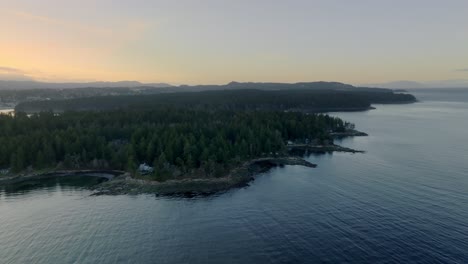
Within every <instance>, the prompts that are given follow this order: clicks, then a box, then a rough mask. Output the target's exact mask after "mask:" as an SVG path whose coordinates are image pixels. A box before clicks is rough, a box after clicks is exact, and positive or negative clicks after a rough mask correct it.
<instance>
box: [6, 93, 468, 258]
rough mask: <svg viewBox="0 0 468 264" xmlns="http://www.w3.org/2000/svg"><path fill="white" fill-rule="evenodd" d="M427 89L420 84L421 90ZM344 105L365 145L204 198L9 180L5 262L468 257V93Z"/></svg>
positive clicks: (353, 143) (358, 141)
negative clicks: (95, 192) (363, 108)
mask: <svg viewBox="0 0 468 264" xmlns="http://www.w3.org/2000/svg"><path fill="white" fill-rule="evenodd" d="M415 94H416V95H417V96H418V93H415ZM419 98H420V99H422V102H420V103H416V104H409V105H377V110H373V111H368V112H356V113H334V115H337V116H340V117H342V118H344V119H346V120H349V121H352V122H354V123H356V125H357V127H358V128H359V129H361V130H363V131H366V132H368V133H369V134H370V136H369V137H362V138H352V139H346V140H343V141H342V142H341V144H343V145H345V146H348V147H352V148H356V149H362V150H366V151H367V153H365V154H345V153H335V154H333V155H331V154H327V155H321V156H311V157H309V160H310V161H312V162H314V163H317V164H318V165H319V166H318V167H317V168H316V169H310V168H304V167H299V166H286V167H284V168H276V169H273V170H271V171H270V172H268V173H265V174H262V175H259V176H258V177H257V179H256V180H255V181H254V182H253V183H252V184H251V186H249V187H246V188H242V189H236V190H231V191H229V192H226V193H223V194H220V195H216V196H211V197H203V198H192V199H188V198H161V197H155V196H152V195H139V196H115V197H114V196H100V197H92V196H89V194H90V192H89V191H87V190H86V189H85V188H83V187H82V186H83V185H87V184H94V183H95V181H96V179H95V178H88V179H83V178H81V179H76V180H65V181H64V180H63V179H62V180H57V179H51V180H49V181H46V182H45V183H38V182H32V183H26V184H23V185H20V186H18V185H16V186H8V187H7V188H6V189H5V188H3V189H0V262H1V263H320V262H321V263H468V138H467V135H468V134H467V131H468V121H467V120H468V100H467V99H468V93H465V94H464V96H460V95H456V96H454V97H453V98H451V100H445V99H444V100H443V101H437V100H436V98H438V97H437V96H435V97H431V96H430V93H426V94H424V93H421V94H420V96H419Z"/></svg>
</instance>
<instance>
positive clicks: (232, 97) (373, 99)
mask: <svg viewBox="0 0 468 264" xmlns="http://www.w3.org/2000/svg"><path fill="white" fill-rule="evenodd" d="M362 89H364V88H362ZM376 91H377V92H375V91H373V92H370V91H368V90H365V89H364V90H356V91H341V90H320V89H312V90H307V89H302V90H268V91H266V90H253V89H250V90H249V89H247V90H235V89H234V90H221V91H202V92H177V93H163V94H151V95H127V96H97V97H96V96H95V97H86V98H75V99H70V100H47V101H33V102H24V103H20V104H19V105H17V107H16V110H17V111H23V112H29V113H32V112H40V111H54V112H63V111H90V110H91V111H95V110H98V111H103V110H104V111H107V110H117V109H142V110H150V109H153V108H154V107H159V106H162V105H165V106H172V107H183V108H191V109H201V110H213V109H216V110H266V111H304V112H325V111H332V110H365V109H368V108H369V107H370V105H371V103H404V102H414V101H415V98H414V96H412V95H410V94H396V93H393V92H391V91H390V92H388V91H387V90H383V91H382V90H380V89H376Z"/></svg>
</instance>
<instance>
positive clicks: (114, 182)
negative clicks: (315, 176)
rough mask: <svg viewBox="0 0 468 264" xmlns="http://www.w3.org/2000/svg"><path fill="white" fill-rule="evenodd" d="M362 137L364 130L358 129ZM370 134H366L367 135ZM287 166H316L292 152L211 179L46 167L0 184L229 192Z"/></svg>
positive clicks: (326, 148) (97, 191)
mask: <svg viewBox="0 0 468 264" xmlns="http://www.w3.org/2000/svg"><path fill="white" fill-rule="evenodd" d="M355 132H358V131H354V132H352V133H351V132H348V133H347V132H345V133H344V134H343V135H341V136H342V137H344V136H356V135H355V134H357V133H355ZM358 133H360V134H359V135H360V136H362V135H364V134H365V133H362V132H358ZM365 135H367V134H365ZM287 147H288V149H289V150H290V151H293V150H300V151H304V150H306V151H308V152H315V153H325V152H335V151H336V152H349V153H364V151H360V150H354V149H350V148H346V147H342V146H339V145H335V144H328V145H310V144H295V145H288V146H287ZM285 165H298V166H305V167H308V168H315V167H317V165H316V164H313V163H311V162H309V161H307V160H305V159H303V158H302V157H299V156H294V155H292V154H290V155H286V156H281V157H264V158H257V159H253V160H250V161H247V162H244V163H243V164H242V165H240V166H238V167H236V168H234V169H232V170H231V171H230V172H228V173H227V175H225V176H222V177H218V178H211V177H203V178H199V177H198V178H190V177H184V178H181V179H173V180H167V181H161V182H159V181H155V180H145V179H137V178H135V177H134V176H132V175H131V173H129V172H125V171H120V170H90V169H82V170H80V169H77V170H46V171H40V172H37V171H36V172H32V173H20V174H17V175H8V176H0V185H2V184H13V183H17V182H22V181H27V180H31V179H41V178H48V177H70V176H90V177H101V178H106V179H107V181H105V182H103V183H100V184H98V185H96V186H93V187H91V190H92V191H93V193H92V194H91V195H93V196H97V195H125V194H131V195H137V194H156V195H167V196H170V195H186V196H195V195H209V194H214V193H217V192H222V191H227V190H229V189H232V188H239V187H245V186H248V183H249V182H251V181H253V180H254V179H255V176H256V175H258V174H260V173H263V172H266V171H268V170H270V169H271V168H273V167H282V166H285Z"/></svg>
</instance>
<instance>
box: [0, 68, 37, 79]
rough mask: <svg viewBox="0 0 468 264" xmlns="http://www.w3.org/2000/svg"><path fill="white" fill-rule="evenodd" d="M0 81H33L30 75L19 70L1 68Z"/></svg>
mask: <svg viewBox="0 0 468 264" xmlns="http://www.w3.org/2000/svg"><path fill="white" fill-rule="evenodd" d="M0 80H9V81H32V80H33V78H31V77H30V76H28V73H27V72H25V71H23V70H21V69H17V68H12V67H5V66H0Z"/></svg>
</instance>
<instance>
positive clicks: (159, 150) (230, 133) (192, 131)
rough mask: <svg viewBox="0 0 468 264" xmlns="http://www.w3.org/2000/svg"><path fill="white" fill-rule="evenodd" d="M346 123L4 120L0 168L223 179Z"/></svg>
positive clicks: (165, 110) (178, 112)
mask: <svg viewBox="0 0 468 264" xmlns="http://www.w3.org/2000/svg"><path fill="white" fill-rule="evenodd" d="M347 126H349V124H347V123H345V122H344V121H342V120H341V119H338V118H334V117H330V116H328V115H322V114H304V113H298V112H279V111H277V112H267V111H240V112H239V111H224V110H223V111H204V110H194V109H187V108H174V107H159V108H154V109H152V110H147V111H142V110H125V111H123V110H122V111H101V112H64V113H62V114H59V115H57V114H53V113H51V112H42V113H39V114H33V115H30V116H28V115H26V114H24V113H21V112H18V113H17V114H16V115H15V116H13V115H0V128H1V129H0V146H1V148H0V169H5V168H10V169H11V171H13V172H20V171H24V170H26V169H28V168H29V169H33V170H39V169H44V168H61V169H78V168H80V169H82V168H94V169H97V168H100V169H122V170H128V171H135V170H136V168H137V166H138V165H139V164H141V163H144V162H145V163H148V164H150V165H151V166H154V168H155V172H154V173H153V174H152V175H151V176H150V177H153V178H155V179H158V180H163V179H169V178H174V177H184V176H198V177H200V176H202V177H206V176H209V177H213V176H221V175H223V174H224V173H226V172H227V171H228V170H229V169H231V168H232V167H233V166H236V165H238V164H240V163H241V162H243V161H246V160H249V159H252V158H257V157H261V156H271V155H281V154H284V152H285V149H286V141H288V140H291V141H302V142H303V141H306V140H307V139H309V140H312V139H317V140H319V141H320V140H329V139H330V137H329V132H330V131H343V130H344V129H345V128H346V127H347Z"/></svg>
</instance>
